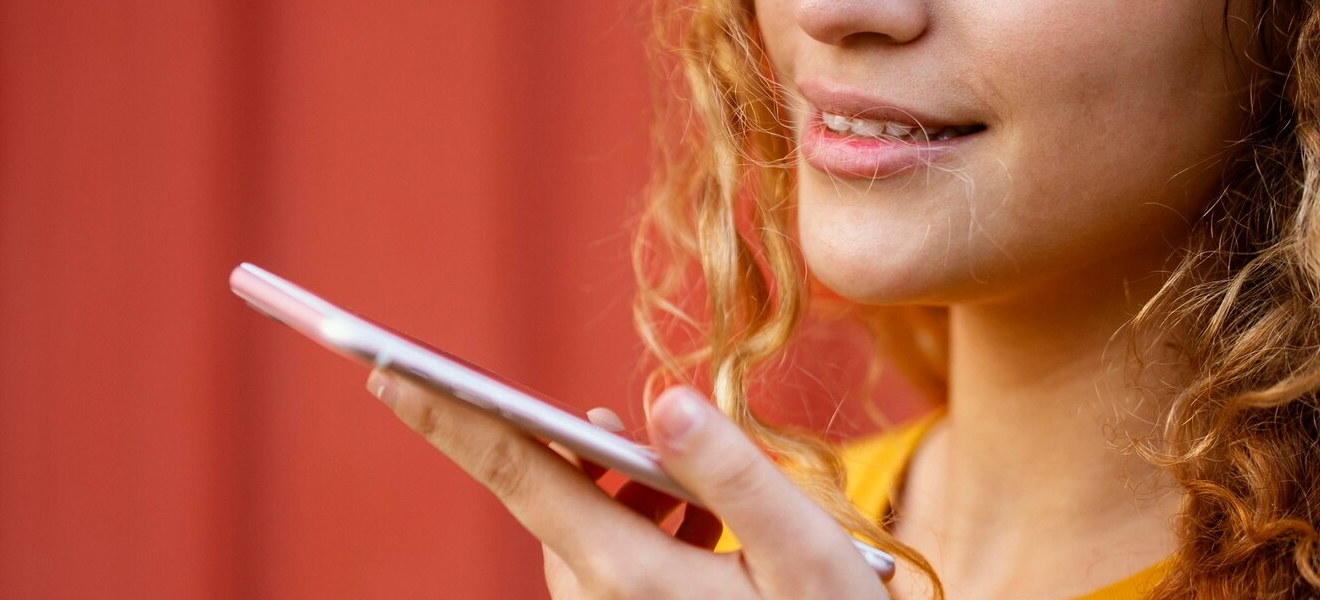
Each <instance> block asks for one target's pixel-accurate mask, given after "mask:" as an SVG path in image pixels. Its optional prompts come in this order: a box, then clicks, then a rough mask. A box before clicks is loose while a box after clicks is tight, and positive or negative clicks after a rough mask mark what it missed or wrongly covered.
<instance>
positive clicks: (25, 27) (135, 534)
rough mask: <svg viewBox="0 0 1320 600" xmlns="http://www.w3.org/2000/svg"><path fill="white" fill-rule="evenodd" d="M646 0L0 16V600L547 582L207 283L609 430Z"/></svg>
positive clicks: (418, 445) (524, 550) (482, 512)
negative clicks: (290, 287) (328, 304)
mask: <svg viewBox="0 0 1320 600" xmlns="http://www.w3.org/2000/svg"><path fill="white" fill-rule="evenodd" d="M643 4H644V3H634V2H630V1H627V0H604V1H591V2H540V1H530V2H529V1H526V0H481V1H478V2H443V1H436V0H389V1H387V2H368V1H366V0H349V1H334V2H328V1H318V2H312V1H295V0H281V1H277V2H274V1H272V2H259V1H234V0H223V1H221V0H210V1H203V0H102V1H84V2H78V1H76V0H39V1H27V0H0V598H75V597H94V598H360V597H392V598H421V597H432V598H436V597H438V598H537V597H544V596H545V592H544V583H543V582H542V579H541V576H540V550H539V546H538V545H537V544H536V543H535V542H534V540H532V539H531V537H530V536H528V535H527V534H525V533H523V532H522V531H521V530H520V529H519V528H518V526H517V525H516V523H515V522H514V521H513V520H512V519H511V518H510V517H508V516H507V514H506V513H504V511H503V510H502V509H501V508H500V506H499V505H498V503H497V502H496V501H495V500H494V499H493V497H491V496H490V495H489V494H487V493H486V492H484V490H481V489H480V488H479V487H478V486H477V485H476V484H474V483H473V482H471V481H469V480H468V479H467V478H466V477H464V476H463V475H461V474H460V473H459V472H458V470H457V469H456V468H454V467H453V466H452V465H450V464H448V463H447V461H446V460H445V459H443V458H441V457H440V456H438V455H437V454H436V453H435V452H434V451H433V450H431V449H430V448H429V447H428V446H427V445H425V444H424V443H423V442H422V441H421V440H420V439H418V438H416V436H414V435H412V434H411V433H409V432H407V431H406V429H404V428H403V427H402V426H401V425H400V424H399V423H398V422H397V421H396V420H395V419H394V417H393V416H392V415H390V414H389V413H388V411H386V410H385V409H384V408H383V407H381V406H380V405H379V404H378V403H377V402H375V401H374V400H373V399H371V398H370V397H369V396H368V395H367V394H366V393H365V391H364V390H363V381H364V379H365V376H366V371H365V370H363V369H357V368H354V367H353V366H352V365H350V364H349V363H347V362H345V361H343V359H341V358H338V357H336V356H334V355H332V354H330V353H328V352H325V351H322V350H320V349H318V348H316V347H315V346H314V345H312V344H310V343H308V342H307V341H305V340H304V339H302V338H300V337H299V336H298V335H296V334H294V333H293V332H291V331H289V330H286V329H285V328H283V327H278V326H275V325H274V324H272V323H271V322H270V321H267V320H265V319H262V318H259V317H258V316H257V315H256V314H255V313H253V312H252V311H250V310H249V309H248V308H247V307H245V306H244V304H243V303H242V302H241V301H239V300H238V299H237V298H235V297H233V296H232V295H231V294H230V293H229V291H228V287H227V285H226V278H227V274H228V272H229V270H230V269H231V268H232V267H233V266H234V265H235V264H237V263H238V262H240V261H245V260H246V261H252V262H255V263H257V264H259V265H262V266H265V267H267V268H269V269H271V270H273V271H275V272H276V273H279V274H282V275H284V276H286V277H289V278H290V279H293V280H294V281H297V282H300V283H302V284H304V285H306V286H307V287H308V288H310V289H312V290H313V291H316V292H319V293H321V294H323V295H325V296H326V297H328V298H330V299H332V300H336V301H338V302H340V303H342V304H344V305H346V306H349V307H352V308H355V309H357V310H359V311H361V312H363V313H365V314H368V315H373V316H377V317H379V318H381V319H382V320H384V321H386V322H388V323H389V324H390V325H392V326H395V327H396V328H398V329H401V330H404V331H407V332H409V333H411V334H412V335H414V336H416V337H419V338H422V339H426V340H428V341H431V342H433V343H436V344H438V345H441V346H443V347H445V348H447V349H450V350H452V351H454V352H456V353H458V354H460V355H463V356H465V357H468V358H469V359H472V360H474V361H476V362H478V363H481V364H484V365H486V366H488V367H491V368H493V369H495V370H497V371H500V372H502V373H505V374H507V375H509V376H511V377H513V378H515V379H518V380H520V381H523V382H525V383H527V384H529V385H531V386H532V387H535V388H538V389H541V390H543V391H545V392H547V393H549V394H551V395H552V396H555V397H558V398H561V399H565V400H571V402H572V403H573V404H576V405H579V406H583V407H587V406H596V405H606V406H612V407H615V408H617V409H619V410H620V411H621V413H623V414H625V416H627V415H629V414H632V415H634V419H635V414H636V412H637V410H636V404H637V402H636V398H637V393H638V390H639V387H640V386H639V382H640V378H639V377H638V376H637V365H638V357H639V355H640V351H641V350H640V345H639V344H638V342H637V341H636V338H635V337H634V335H633V333H632V330H631V323H630V312H629V302H630V298H631V275H630V270H629V269H630V266H629V262H628V260H627V241H628V237H629V233H630V229H629V223H630V222H631V218H632V215H634V214H635V213H636V206H637V203H638V201H639V198H640V190H641V187H642V185H643V183H644V181H645V178H646V175H647V167H646V156H647V133H646V132H647V128H648V124H647V116H646V115H647V110H648V109H647V106H648V104H649V101H650V92H649V90H648V85H647V67H646V61H645V52H644V49H643V48H644V45H643V42H644V38H645V36H646V30H647V24H646V21H647V19H648V13H647V11H648V9H647V8H646V7H645V6H644V5H643ZM634 422H635V420H634Z"/></svg>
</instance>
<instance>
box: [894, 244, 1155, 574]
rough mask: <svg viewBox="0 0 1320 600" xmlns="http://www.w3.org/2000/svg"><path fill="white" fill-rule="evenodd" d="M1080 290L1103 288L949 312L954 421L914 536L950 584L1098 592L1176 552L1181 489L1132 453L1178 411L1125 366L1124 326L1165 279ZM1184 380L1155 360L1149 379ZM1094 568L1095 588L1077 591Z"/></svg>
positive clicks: (933, 442) (945, 429)
mask: <svg viewBox="0 0 1320 600" xmlns="http://www.w3.org/2000/svg"><path fill="white" fill-rule="evenodd" d="M1099 270H1100V269H1097V271H1099ZM1147 272H1150V271H1147ZM1069 281H1087V282H1091V284H1090V285H1085V286H1083V285H1061V284H1059V283H1058V282H1055V283H1054V284H1053V285H1049V286H1042V288H1048V290H1046V291H1040V292H1038V293H1033V294H1026V295H1022V296H1020V297H1017V298H1015V299H1013V300H1012V301H1002V302H995V303H985V304H977V305H961V306H956V307H954V308H952V309H951V311H950V336H951V343H952V346H951V349H950V350H951V353H950V388H949V389H950V395H949V401H948V411H949V412H948V418H947V419H945V421H944V422H943V423H942V424H941V425H940V426H938V427H937V429H936V430H935V431H932V433H931V435H930V436H929V437H928V438H927V443H926V444H923V449H922V451H921V453H920V455H919V456H918V457H915V458H914V461H913V467H912V469H913V473H912V475H911V477H910V480H909V486H910V491H911V492H912V494H910V495H909V494H908V493H907V492H906V491H905V495H904V498H903V502H904V504H905V505H907V507H909V508H912V509H913V510H911V511H907V510H905V511H904V512H911V513H914V516H915V518H914V520H913V521H912V522H910V523H909V524H907V525H905V527H907V528H908V535H913V536H915V537H917V538H918V539H921V538H922V537H923V536H924V540H925V542H924V543H926V544H930V545H932V546H934V548H935V549H936V552H935V554H936V555H937V556H938V557H939V558H937V559H935V562H937V563H938V564H937V566H936V567H937V569H938V570H939V571H941V573H942V574H944V575H947V576H948V578H949V579H948V583H950V584H951V585H957V584H958V582H959V581H962V582H964V583H968V582H972V581H976V582H978V583H979V584H980V585H982V586H994V585H1001V586H1010V585H1011V584H1009V583H1007V581H1011V579H1009V580H1005V581H999V582H996V577H1010V578H1011V576H1012V575H1014V574H1016V575H1018V576H1019V577H1020V576H1023V575H1026V574H1032V573H1037V574H1038V573H1040V572H1041V570H1042V569H1051V568H1055V569H1063V570H1064V571H1063V572H1066V573H1069V574H1070V575H1069V578H1070V579H1071V581H1073V582H1074V583H1075V584H1076V585H1078V586H1080V587H1079V589H1078V591H1081V592H1085V591H1086V590H1087V589H1094V587H1089V588H1088V587H1087V586H1095V585H1098V584H1104V583H1107V582H1109V581H1114V580H1116V579H1121V578H1122V577H1123V576H1125V575H1126V574H1130V573H1132V572H1135V571H1136V570H1139V569H1140V568H1141V567H1143V566H1146V565H1149V564H1151V563H1154V562H1156V561H1158V560H1159V559H1160V558H1163V557H1164V556H1167V555H1168V554H1169V553H1171V552H1172V551H1173V550H1174V548H1175V540H1176V536H1175V535H1174V533H1173V531H1172V529H1171V517H1172V516H1173V515H1174V513H1175V512H1176V511H1177V509H1178V500H1179V498H1178V496H1177V495H1176V494H1171V493H1167V492H1169V491H1170V490H1172V489H1174V486H1173V485H1172V480H1171V478H1170V477H1169V476H1168V475H1167V474H1166V473H1164V472H1163V471H1161V470H1160V469H1158V468H1156V467H1154V466H1152V465H1150V464H1149V463H1147V462H1146V461H1145V460H1144V459H1142V458H1141V457H1140V455H1138V454H1135V453H1133V452H1130V451H1129V452H1124V451H1123V447H1124V445H1125V441H1128V440H1129V439H1130V438H1129V437H1128V436H1129V435H1130V436H1131V437H1132V438H1138V439H1139V438H1143V437H1146V436H1149V435H1151V434H1152V433H1153V431H1154V425H1153V424H1154V423H1156V422H1157V421H1158V420H1159V417H1160V415H1161V414H1162V411H1163V409H1164V408H1166V404H1165V402H1164V401H1163V399H1162V398H1156V397H1153V395H1152V394H1151V393H1150V392H1149V391H1146V392H1143V391H1142V390H1141V388H1139V387H1136V386H1134V381H1133V380H1132V378H1131V374H1132V371H1131V369H1129V368H1128V365H1129V346H1128V344H1129V337H1128V335H1127V332H1128V329H1127V325H1128V323H1129V321H1130V320H1131V318H1132V316H1133V315H1134V314H1135V313H1136V311H1137V310H1138V309H1139V308H1140V307H1141V305H1142V304H1144V303H1145V302H1146V301H1147V300H1148V299H1149V298H1150V297H1151V296H1152V295H1153V293H1154V291H1155V289H1156V288H1157V287H1158V285H1159V283H1160V282H1159V281H1151V280H1150V279H1149V278H1148V279H1147V280H1146V281H1141V280H1133V279H1130V278H1128V277H1125V276H1124V275H1123V274H1120V273H1103V272H1093V273H1088V274H1086V275H1085V276H1082V277H1075V278H1074V277H1070V278H1069ZM1167 363H1168V364H1174V363H1173V361H1167ZM1174 375H1175V373H1173V372H1172V370H1171V368H1169V367H1167V366H1164V367H1162V366H1160V365H1159V364H1158V363H1156V362H1155V361H1152V363H1151V366H1149V367H1148V368H1147V369H1146V370H1145V371H1143V373H1142V378H1141V380H1142V381H1146V380H1152V381H1172V380H1174V379H1175V378H1174ZM918 461H921V463H923V464H922V465H921V467H922V468H921V469H920V470H921V471H924V474H923V473H918V472H917V471H918V464H917V463H918ZM917 506H921V508H916V507H917ZM903 518H906V517H900V519H903ZM900 522H901V520H900ZM913 525H915V526H917V527H923V528H924V529H923V531H921V532H913V531H912V530H911V526H913ZM928 556H930V554H928ZM989 556H994V557H996V558H995V559H994V560H992V561H991V562H993V563H994V564H993V565H991V564H987V557H989ZM1078 561H1086V562H1085V563H1084V564H1083V563H1079V562H1078ZM1104 561H1109V562H1104ZM1101 564H1103V565H1106V566H1104V567H1100V568H1096V566H1097V565H1101ZM1081 569H1088V570H1091V571H1092V572H1094V573H1095V577H1096V578H1097V579H1098V581H1088V582H1078V581H1077V580H1076V578H1073V577H1072V575H1075V574H1076V573H1078V572H1080V571H1079V570H1081ZM959 587H961V586H959ZM982 590H984V587H983V588H982ZM951 591H952V590H951ZM966 591H968V592H970V590H966ZM1028 595H1030V594H1028ZM978 596H980V594H975V595H968V596H966V597H978ZM951 597H954V596H951Z"/></svg>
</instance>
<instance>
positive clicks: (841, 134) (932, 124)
mask: <svg viewBox="0 0 1320 600" xmlns="http://www.w3.org/2000/svg"><path fill="white" fill-rule="evenodd" d="M799 89H800V90H801V91H802V93H803V96H804V97H805V98H806V99H807V101H808V102H810V103H811V105H812V110H811V112H810V113H809V117H808V118H807V119H805V121H804V123H803V125H802V128H803V131H802V145H801V148H800V152H801V154H802V156H803V158H804V159H805V160H806V162H807V163H808V164H809V165H811V166H812V167H814V168H816V169H818V170H820V171H823V172H825V173H826V174H828V175H831V176H837V177H845V178H858V179H883V178H885V177H890V176H893V175H896V174H898V173H901V172H904V171H909V170H913V169H917V168H921V167H924V166H926V165H928V164H931V163H933V162H936V161H940V160H942V159H944V158H945V157H947V156H949V155H950V154H952V153H953V152H954V151H955V150H958V149H959V148H960V147H961V146H964V145H966V144H969V143H971V142H972V141H974V140H975V139H977V138H978V137H980V136H979V135H978V134H980V133H981V132H983V131H985V130H986V126H985V124H983V123H980V122H978V121H976V120H975V119H960V118H958V117H956V116H950V117H946V116H942V115H939V114H931V113H928V112H922V111H919V110H917V109H912V108H906V107H902V106H899V105H897V104H896V103H893V102H890V101H887V100H884V99H881V98H876V97H873V96H868V95H865V94H861V93H858V92H855V91H851V90H846V89H842V88H832V87H828V86H826V85H823V84H820V83H817V82H804V83H803V84H800V85H799Z"/></svg>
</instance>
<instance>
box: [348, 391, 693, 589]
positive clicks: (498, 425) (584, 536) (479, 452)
mask: <svg viewBox="0 0 1320 600" xmlns="http://www.w3.org/2000/svg"><path fill="white" fill-rule="evenodd" d="M367 389H368V390H370V391H371V392H372V393H374V394H376V396H377V397H379V398H380V399H381V400H382V401H383V402H384V403H385V404H386V405H388V406H390V407H391V408H392V409H393V410H394V413H395V414H396V415H397V416H398V417H399V419H400V420H402V421H403V422H404V423H405V424H407V425H408V426H409V427H411V428H412V429H413V430H414V431H416V432H417V433H419V434H421V435H422V437H424V438H426V440H427V441H428V442H430V443H431V445H432V446H435V448H436V449H438V450H440V451H441V452H443V453H444V454H445V455H447V456H448V457H449V458H450V459H452V460H453V461H454V462H455V463H457V464H458V466H459V467H460V468H462V469H463V470H464V471H466V472H467V473H468V474H469V475H471V476H472V477H473V478H475V479H476V480H477V481H478V482H480V483H481V484H482V485H484V486H485V487H486V488H488V489H490V490H491V491H492V492H494V493H495V495H496V496H498V497H499V499H500V501H501V502H503V503H504V505H505V506H506V507H507V508H508V509H509V512H511V513H512V514H513V516H514V517H515V518H516V519H518V521H519V522H521V523H522V524H523V526H524V527H526V528H527V529H528V530H529V531H530V532H531V533H532V534H533V535H535V536H536V537H537V538H539V539H540V540H541V541H542V542H543V543H545V544H546V545H547V546H549V547H551V548H552V549H553V550H554V552H555V554H557V555H558V556H559V557H561V558H563V559H564V560H565V561H567V562H568V563H569V564H570V565H581V564H591V563H599V562H600V558H599V557H600V556H601V555H602V553H606V554H608V553H611V552H618V550H617V549H618V548H621V547H629V548H630V551H631V552H647V551H651V550H654V548H655V545H656V544H658V543H661V542H665V543H668V542H670V540H669V538H668V537H667V536H665V535H664V534H663V533H662V532H660V531H659V530H658V529H656V528H655V526H654V525H652V524H651V523H649V522H647V521H646V520H644V519H641V518H639V517H638V516H637V515H636V514H634V513H632V512H631V511H629V510H628V509H627V508H624V507H623V506H621V505H619V504H618V503H616V502H614V501H613V500H611V499H610V498H609V496H607V495H606V494H605V493H604V492H603V491H601V490H600V489H599V488H597V487H596V485H595V484H594V483H592V482H591V481H590V480H589V479H587V478H586V477H583V476H582V474H581V473H580V472H578V470H577V469H575V468H574V467H573V466H572V465H570V464H568V463H567V462H565V461H564V460H563V459H561V458H560V457H558V456H556V455H555V454H554V453H553V452H552V451H550V450H549V449H548V448H546V447H545V446H543V445H541V444H540V443H538V442H536V441H535V440H533V439H532V438H531V437H529V436H527V435H525V434H524V433H523V432H521V431H520V430H518V429H516V428H514V427H513V426H511V425H509V424H508V423H505V422H504V421H502V420H500V419H498V418H496V417H493V416H491V415H488V414H486V413H484V412H482V411H480V410H478V409H476V408H474V407H472V406H470V405H468V404H467V403H466V402H463V401H461V400H457V399H454V398H450V397H445V396H442V395H441V394H439V393H436V392H433V391H431V390H430V389H429V388H425V387H423V386H421V385H419V384H417V383H414V382H413V381H411V380H410V379H409V378H408V377H406V376H399V375H397V374H395V373H390V372H385V371H380V370H377V371H373V372H372V374H371V378H370V379H369V380H368V383H367Z"/></svg>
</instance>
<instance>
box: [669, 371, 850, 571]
mask: <svg viewBox="0 0 1320 600" xmlns="http://www.w3.org/2000/svg"><path fill="white" fill-rule="evenodd" d="M648 426H649V428H650V436H651V440H652V442H653V443H654V444H655V446H656V450H657V452H659V454H660V464H661V466H663V467H664V470H665V472H666V473H668V474H669V476H670V477H672V478H673V479H674V480H675V481H676V482H677V483H678V484H679V485H681V486H683V487H684V488H685V489H687V490H688V491H690V492H692V494H693V495H695V496H696V497H697V499H698V500H700V501H701V503H702V504H703V505H705V507H706V508H709V509H710V510H711V511H713V512H714V513H715V514H717V515H719V516H720V518H721V519H723V521H724V523H725V525H726V526H727V527H728V528H729V529H730V530H732V531H733V533H734V534H735V535H736V536H737V537H738V540H739V541H740V542H741V543H742V546H743V552H744V554H745V555H746V556H747V558H748V559H749V561H752V562H753V563H759V564H760V565H763V566H766V567H768V568H771V569H778V568H788V569H789V571H787V572H793V571H796V570H797V569H799V568H801V562H802V561H803V558H804V557H811V559H812V560H811V562H813V563H817V564H820V562H823V563H824V564H834V565H851V564H854V563H860V562H861V561H860V560H859V555H858V554H857V552H856V551H855V550H854V549H853V547H852V544H851V541H852V538H851V536H849V535H848V534H847V533H845V532H844V531H843V529H842V528H841V527H839V525H838V524H837V523H836V522H835V521H834V519H833V518H832V517H830V516H829V514H827V513H826V512H825V510H824V509H822V508H820V507H819V506H818V505H816V503H814V502H812V501H811V499H810V498H808V497H807V496H806V495H805V494H804V493H802V491H801V490H799V489H798V488H797V486H795V485H793V483H792V482H790V481H789V480H788V478H787V477H785V476H784V474H783V473H781V472H780V471H779V469H778V468H777V467H775V466H774V464H773V463H771V462H770V460H769V459H768V458H767V457H766V456H765V455H764V454H763V453H762V452H761V451H760V449H759V448H757V447H756V445H755V444H753V443H752V441H751V440H749V439H747V436H746V435H744V434H743V432H742V430H741V429H740V428H738V426H737V425H735V424H734V423H733V422H732V421H730V420H729V419H728V418H726V417H725V416H724V415H723V414H722V413H720V412H719V411H718V410H716V409H715V407H714V406H713V405H711V403H710V402H709V401H708V400H706V399H705V398H702V397H701V396H700V395H698V394H697V392H696V391H694V390H692V389H690V388H686V387H676V388H670V389H668V390H666V391H665V392H664V393H663V394H661V395H660V397H659V398H657V399H656V401H655V404H654V405H653V406H652V408H651V420H650V422H649V423H648ZM818 561H820V562H818ZM862 566H865V565H864V564H863V565H862Z"/></svg>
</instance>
